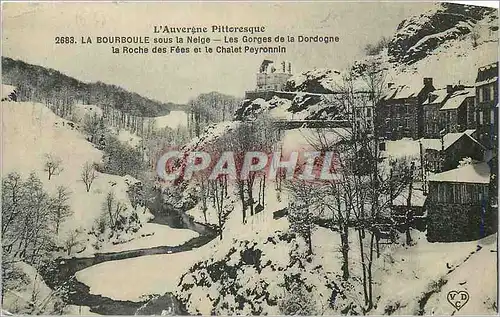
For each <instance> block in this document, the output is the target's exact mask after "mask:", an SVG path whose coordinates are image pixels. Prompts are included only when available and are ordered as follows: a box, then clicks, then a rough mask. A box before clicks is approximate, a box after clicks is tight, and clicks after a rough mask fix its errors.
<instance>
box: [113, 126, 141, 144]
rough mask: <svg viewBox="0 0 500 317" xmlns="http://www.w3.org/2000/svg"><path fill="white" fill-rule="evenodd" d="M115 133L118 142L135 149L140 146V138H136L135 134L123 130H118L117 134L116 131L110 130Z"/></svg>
mask: <svg viewBox="0 0 500 317" xmlns="http://www.w3.org/2000/svg"><path fill="white" fill-rule="evenodd" d="M112 131H114V132H115V133H116V136H117V138H118V140H119V141H120V142H123V143H126V144H128V145H130V146H131V147H137V146H139V145H140V144H141V140H142V138H141V137H140V136H138V135H137V134H136V133H131V132H130V131H127V130H125V129H120V130H119V132H116V129H112Z"/></svg>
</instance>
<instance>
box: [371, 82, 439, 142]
mask: <svg viewBox="0 0 500 317" xmlns="http://www.w3.org/2000/svg"><path fill="white" fill-rule="evenodd" d="M389 85H390V86H389V91H388V93H387V94H385V96H383V97H382V98H381V100H380V101H379V103H378V104H377V127H376V128H377V129H378V135H379V136H380V137H384V138H386V139H390V140H397V139H401V138H404V137H411V138H413V139H418V138H420V137H421V136H422V135H423V130H424V124H423V107H422V104H423V102H424V101H425V100H426V99H427V98H428V95H429V93H430V92H432V91H434V90H435V88H434V86H433V83H432V78H424V79H423V82H422V84H420V85H414V86H409V85H399V86H394V85H391V84H389Z"/></svg>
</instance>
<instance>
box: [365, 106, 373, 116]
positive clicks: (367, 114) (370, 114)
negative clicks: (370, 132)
mask: <svg viewBox="0 0 500 317" xmlns="http://www.w3.org/2000/svg"><path fill="white" fill-rule="evenodd" d="M366 116H367V117H371V116H372V108H366Z"/></svg>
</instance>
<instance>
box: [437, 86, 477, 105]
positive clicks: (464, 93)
mask: <svg viewBox="0 0 500 317" xmlns="http://www.w3.org/2000/svg"><path fill="white" fill-rule="evenodd" d="M469 97H474V89H472V88H467V89H464V90H459V91H456V92H454V93H453V94H451V96H450V98H448V100H446V102H445V104H444V105H443V106H442V107H441V109H439V110H451V109H458V108H459V107H460V106H461V105H462V103H463V102H464V101H465V99H467V98H469Z"/></svg>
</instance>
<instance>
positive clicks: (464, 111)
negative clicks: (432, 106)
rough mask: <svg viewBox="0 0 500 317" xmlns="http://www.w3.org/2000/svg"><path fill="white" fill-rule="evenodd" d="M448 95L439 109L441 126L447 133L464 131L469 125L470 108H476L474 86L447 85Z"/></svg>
mask: <svg viewBox="0 0 500 317" xmlns="http://www.w3.org/2000/svg"><path fill="white" fill-rule="evenodd" d="M447 92H448V97H447V98H446V100H445V101H444V103H443V106H442V107H441V108H440V109H439V122H440V127H441V129H442V130H444V132H445V133H456V132H463V131H465V130H466V129H467V128H468V127H469V121H470V120H468V117H470V115H469V109H473V108H474V97H475V93H474V92H475V90H474V88H473V87H465V86H461V85H460V86H451V85H448V86H447Z"/></svg>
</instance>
